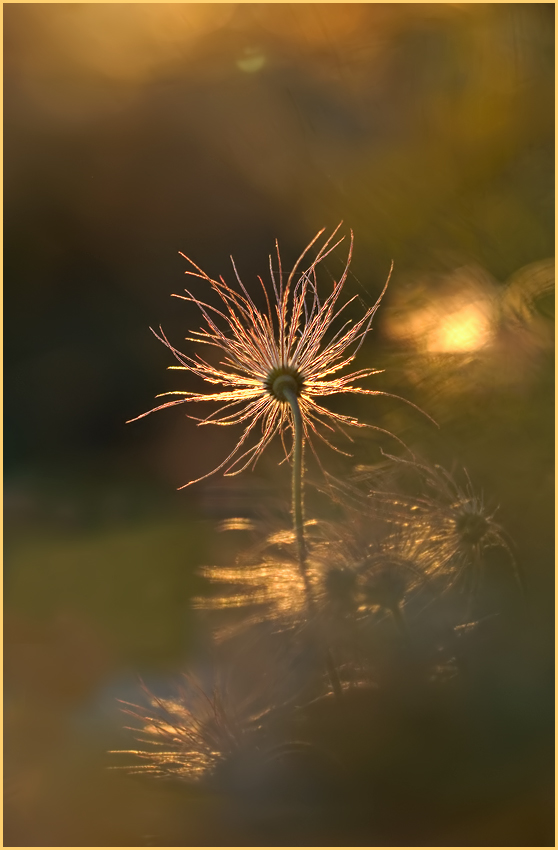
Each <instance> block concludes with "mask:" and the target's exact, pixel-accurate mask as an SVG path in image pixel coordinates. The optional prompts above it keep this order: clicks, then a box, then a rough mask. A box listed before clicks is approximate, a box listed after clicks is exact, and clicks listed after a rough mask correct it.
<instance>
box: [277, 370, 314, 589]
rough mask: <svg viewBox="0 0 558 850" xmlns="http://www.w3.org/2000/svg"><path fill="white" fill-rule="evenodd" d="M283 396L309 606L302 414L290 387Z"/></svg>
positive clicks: (300, 558)
mask: <svg viewBox="0 0 558 850" xmlns="http://www.w3.org/2000/svg"><path fill="white" fill-rule="evenodd" d="M282 391H283V395H284V396H285V398H286V400H287V401H288V402H289V404H290V406H291V411H292V414H293V422H294V435H293V483H292V498H293V523H294V529H295V534H296V543H297V548H298V564H299V567H300V571H301V573H302V577H303V579H304V584H305V586H306V593H307V595H308V599H309V604H310V605H312V604H313V600H312V595H311V592H310V581H309V579H308V571H307V568H306V558H307V553H306V540H305V539H304V491H303V487H304V466H303V455H304V441H303V426H302V414H301V412H300V405H299V403H298V399H297V397H296V394H295V392H294V391H293V389H292V388H291V387H290V386H283V387H282Z"/></svg>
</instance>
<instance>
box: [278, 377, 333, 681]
mask: <svg viewBox="0 0 558 850" xmlns="http://www.w3.org/2000/svg"><path fill="white" fill-rule="evenodd" d="M281 392H282V394H283V396H284V398H285V399H286V400H287V401H288V403H289V405H290V407H291V411H292V414H293V423H294V434H293V479H292V481H293V484H292V498H293V523H294V529H295V534H296V543H297V548H298V565H299V569H300V572H301V575H302V578H303V581H304V587H305V590H306V599H307V604H308V610H309V611H310V613H311V614H314V613H315V610H316V607H315V603H314V597H313V595H312V588H311V586H310V579H309V577H308V568H307V551H306V540H305V538H304V439H303V430H304V429H303V424H302V414H301V412H300V405H299V403H298V399H297V396H296V393H295V391H294V389H293V388H292V386H290V385H289V383H288V382H287V381H285V382H284V383H282V386H281ZM326 667H327V672H328V675H329V678H330V681H331V685H332V688H333V692H334V694H335V696H336V697H341V696H342V688H341V682H340V681H339V675H338V673H337V670H336V669H335V664H334V662H333V658H332V655H331V651H330V650H329V648H328V649H326Z"/></svg>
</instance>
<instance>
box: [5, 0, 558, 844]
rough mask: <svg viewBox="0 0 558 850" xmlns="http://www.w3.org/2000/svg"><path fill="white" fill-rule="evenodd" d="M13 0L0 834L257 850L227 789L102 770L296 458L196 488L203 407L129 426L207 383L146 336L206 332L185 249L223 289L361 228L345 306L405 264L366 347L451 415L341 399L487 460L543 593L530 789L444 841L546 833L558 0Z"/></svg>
mask: <svg viewBox="0 0 558 850" xmlns="http://www.w3.org/2000/svg"><path fill="white" fill-rule="evenodd" d="M3 11H4V57H5V65H4V103H5V118H6V120H5V135H4V228H5V230H4V234H5V237H4V259H5V272H4V293H5V316H6V322H5V365H6V368H5V388H6V400H7V403H6V406H5V410H6V415H5V447H6V448H5V497H4V505H5V518H6V522H5V597H4V598H5V670H6V691H5V710H6V720H5V723H6V747H5V759H6V779H5V789H6V794H7V799H6V802H5V834H4V842H5V844H6V845H7V846H9V845H12V846H22V845H25V846H38V845H43V846H56V845H59V846H60V845H61V846H66V845H71V846H76V845H77V846H103V845H104V846H107V845H110V846H145V845H147V846H149V845H163V846H165V845H176V844H179V845H180V844H181V845H184V846H188V845H190V846H194V845H207V844H216V845H218V844H225V845H226V844H228V843H233V842H230V841H229V840H227V837H228V836H229V833H223V832H222V831H221V832H220V831H219V830H220V828H221V829H224V827H219V826H218V824H219V823H224V822H225V820H223V819H225V814H224V813H223V812H224V810H223V808H222V806H221V804H219V803H217V802H216V801H215V800H214V799H213V798H212V797H210V796H203V795H199V794H198V795H195V796H194V797H192V796H191V795H190V796H189V795H188V794H185V792H183V791H182V790H181V789H176V788H175V787H174V786H167V785H165V784H160V783H159V784H158V783H156V782H153V781H151V782H150V781H148V780H143V779H138V778H136V777H129V776H128V775H127V774H125V773H120V772H116V771H115V772H113V771H109V770H108V768H109V767H110V766H111V765H112V764H114V759H115V757H114V756H111V755H108V754H107V751H108V750H109V749H115V748H118V747H122V748H126V747H130V746H131V740H130V734H129V733H126V732H125V731H124V730H123V729H122V726H123V725H124V723H125V721H124V720H123V718H122V716H121V715H120V713H119V709H118V703H117V698H122V699H131V700H132V701H134V700H136V699H139V698H140V697H139V696H138V694H139V686H138V675H141V676H142V677H143V678H144V679H145V680H146V681H148V682H149V683H151V684H152V686H153V688H156V687H157V683H160V685H161V687H163V686H164V687H167V686H168V682H169V681H170V680H171V679H172V676H173V675H174V674H175V673H176V672H177V671H179V670H180V669H182V668H183V667H184V666H185V665H187V664H188V663H190V662H193V661H194V660H195V659H196V657H197V653H198V651H199V646H198V644H199V641H200V638H199V636H198V632H197V630H196V627H195V623H194V621H193V620H192V617H191V615H190V614H189V610H188V603H189V599H190V597H191V596H192V595H193V594H195V593H197V592H198V591H199V579H198V578H197V577H196V572H195V571H196V568H197V567H198V566H200V565H202V564H207V563H211V562H212V561H213V560H214V559H215V558H217V557H218V555H219V556H220V557H223V552H222V551H221V552H220V553H217V551H216V550H217V549H219V548H221V549H222V544H221V543H219V542H217V543H215V536H214V534H213V529H214V524H215V521H216V520H219V519H223V518H225V517H227V516H235V515H239V514H240V515H245V514H246V513H249V511H250V505H251V504H252V500H253V498H254V493H257V494H260V493H261V492H267V491H269V490H271V489H273V488H274V487H275V486H276V485H275V481H277V480H279V479H280V480H281V482H282V484H281V486H285V487H286V491H287V492H288V471H287V470H286V468H285V467H281V468H280V470H279V471H277V469H276V465H275V464H276V460H277V459H278V458H279V457H280V456H279V454H276V455H274V454H273V452H270V453H268V455H267V456H266V457H265V458H264V459H263V460H262V463H261V464H260V465H259V466H258V467H257V468H256V472H255V473H254V474H251V473H249V472H246V473H244V474H243V475H242V476H241V477H240V478H239V479H233V484H232V485H229V484H228V483H227V481H228V480H225V481H224V480H223V479H222V478H221V479H217V477H216V478H215V479H209V481H207V482H202V483H201V484H198V485H195V486H194V487H192V488H191V489H186V490H182V491H180V492H176V488H178V487H179V486H180V485H182V484H184V483H185V482H186V481H189V480H190V479H192V478H196V477H198V476H199V475H202V474H204V473H205V472H206V471H208V470H209V469H211V468H213V467H214V466H216V465H217V464H218V463H219V462H220V461H221V460H222V458H223V457H224V456H225V455H226V453H228V450H230V449H231V448H232V446H233V445H234V441H235V438H236V439H238V435H237V434H236V432H235V433H232V429H231V433H230V434H229V433H223V431H224V430H226V431H228V429H214V430H213V431H212V430H211V429H196V426H195V424H194V423H193V422H192V421H190V420H188V419H186V417H185V415H184V410H183V409H182V408H180V407H178V408H172V409H170V410H167V411H164V412H161V413H158V414H156V415H154V416H152V417H148V418H146V419H142V420H140V421H139V422H137V423H134V424H130V425H126V424H125V422H126V420H129V419H131V418H133V417H135V416H137V415H139V414H140V413H143V412H145V411H146V410H148V409H150V407H151V406H153V404H154V402H153V397H154V396H155V395H156V394H157V393H158V392H162V391H164V390H166V389H173V388H192V387H191V385H190V384H188V385H187V381H188V377H187V376H184V374H183V373H167V372H165V368H166V367H167V366H168V365H171V358H170V354H169V352H167V350H166V349H165V348H164V347H163V346H162V345H160V344H159V343H158V342H157V341H156V340H155V338H154V337H153V336H152V334H151V333H150V332H149V329H148V328H149V326H150V325H151V326H154V327H156V326H157V325H158V324H159V323H161V324H162V326H163V328H164V330H165V332H166V334H167V336H168V337H169V339H170V340H171V342H173V343H174V344H175V345H176V346H177V347H179V348H181V347H182V348H183V350H185V348H186V346H187V345H188V344H187V343H184V342H183V338H184V336H185V335H186V334H187V332H188V330H189V329H196V328H197V327H198V326H199V319H198V315H197V314H196V311H195V310H193V309H191V308H190V306H189V305H188V304H186V303H184V302H180V301H177V300H176V299H172V298H170V297H169V296H170V294H171V293H172V292H180V291H181V290H182V289H183V287H184V286H185V285H187V283H186V279H185V278H184V277H183V272H184V271H185V269H186V263H185V261H184V259H183V258H182V257H180V256H179V254H178V252H179V251H183V252H184V253H185V254H187V255H188V256H190V257H192V259H194V260H195V262H196V263H197V264H199V265H200V266H201V267H202V268H204V269H205V270H206V271H207V272H208V273H209V274H211V275H212V276H217V275H219V274H220V273H222V274H224V275H225V277H226V279H227V280H229V281H230V280H231V279H232V276H231V274H230V260H229V255H230V254H233V255H234V258H235V261H236V263H237V267H238V268H239V270H240V273H241V275H242V278H243V280H244V282H245V283H246V284H247V285H248V286H252V285H253V284H254V283H255V280H256V277H255V276H256V275H257V274H262V275H265V273H266V268H267V256H268V254H269V253H270V251H271V250H272V248H273V244H274V240H275V238H278V240H279V243H280V247H281V251H282V256H283V260H284V265H285V267H288V265H289V263H290V262H292V261H293V260H294V259H296V257H297V256H298V254H299V253H300V251H301V250H302V248H303V247H304V246H305V245H306V244H307V243H308V242H309V241H310V239H311V238H312V237H313V236H314V234H315V233H316V232H317V230H318V229H320V228H322V227H326V228H328V229H329V230H332V229H333V228H334V227H335V226H336V225H337V224H338V223H339V222H340V221H341V220H342V221H343V222H344V225H343V232H344V233H346V234H348V231H349V229H350V228H351V229H352V230H353V231H354V234H355V252H354V260H353V264H352V274H351V276H350V278H349V281H348V284H347V292H348V293H349V294H350V295H353V294H354V295H358V296H359V298H360V299H361V300H362V302H363V303H364V304H365V305H369V304H371V303H373V302H374V301H375V299H376V298H377V296H378V295H379V293H380V292H381V290H382V288H383V285H384V282H385V280H386V277H387V274H388V271H389V267H390V263H391V261H392V260H393V261H394V272H393V276H392V279H391V282H390V286H389V289H388V292H387V294H386V296H385V298H384V301H383V304H382V307H381V308H380V310H379V312H378V314H377V316H376V318H375V321H374V330H373V332H372V333H371V334H370V336H369V337H368V339H367V342H366V344H365V346H363V348H362V349H361V352H360V354H359V360H358V366H359V367H366V366H373V367H375V368H380V369H385V370H386V371H385V372H384V373H383V374H382V375H380V376H377V377H375V378H372V379H370V383H369V386H370V387H372V388H380V389H384V390H386V391H387V392H391V393H397V394H400V395H402V396H404V397H405V398H407V399H410V400H412V401H413V402H414V403H416V404H417V405H419V406H420V407H421V408H423V409H424V410H425V411H427V412H428V414H430V415H431V416H432V417H434V419H435V420H436V421H437V422H438V423H439V425H440V429H436V428H435V427H434V426H433V425H431V424H430V423H429V422H428V421H427V420H426V419H424V418H423V417H421V416H420V415H419V414H418V413H416V412H415V411H413V410H412V409H411V408H408V407H406V406H405V405H402V404H397V403H396V402H395V401H393V400H390V399H388V398H384V399H380V398H378V399H375V400H374V402H373V404H372V403H370V402H367V401H366V400H363V397H361V398H357V399H356V400H355V399H350V398H349V399H348V400H340V401H337V400H335V399H334V400H332V407H334V409H336V410H339V411H340V412H350V413H351V414H353V415H358V416H359V418H361V419H362V420H363V421H374V422H375V423H376V424H378V425H380V426H381V427H383V428H386V429H389V430H391V431H393V432H394V433H395V434H396V435H397V436H398V437H400V438H401V439H403V440H404V441H405V442H406V443H407V445H409V446H410V447H412V448H413V449H414V450H415V451H418V452H419V453H420V454H421V455H422V456H423V457H427V458H428V459H429V460H430V461H431V462H436V463H442V464H444V465H445V466H446V467H448V468H451V467H452V464H456V465H457V468H460V467H466V469H467V471H468V473H469V474H470V476H471V479H472V481H473V482H474V484H475V485H476V487H477V489H479V490H482V492H483V493H484V496H485V501H486V502H487V503H488V504H490V505H491V506H492V507H493V508H494V509H496V508H498V514H497V518H498V521H499V522H500V523H501V524H502V525H503V526H504V527H505V528H507V529H508V531H509V532H510V534H511V536H512V537H513V540H514V543H515V547H516V554H517V558H518V561H519V562H520V563H521V565H522V568H523V570H524V572H525V574H526V579H527V583H528V585H529V590H530V603H529V604H530V606H531V610H532V620H531V624H530V625H529V626H528V627H525V626H524V625H523V626H522V631H521V641H520V644H521V647H520V649H519V650H517V647H516V654H515V655H513V653H512V655H510V656H509V657H508V662H509V663H508V666H507V667H506V673H505V675H506V677H507V678H506V687H505V688H504V689H503V690H502V691H500V692H499V696H500V698H502V694H503V693H506V694H508V698H507V699H506V700H504V699H503V698H502V703H501V704H500V703H498V704H497V709H496V708H495V709H494V711H495V713H496V715H497V716H498V717H499V718H500V719H501V722H502V725H503V727H506V724H507V727H506V728H513V729H514V730H515V731H514V735H516V733H517V736H518V737H519V738H521V744H520V745H518V749H517V750H514V749H513V746H512V747H511V749H510V747H509V746H508V750H507V754H508V756H509V764H508V763H507V762H505V760H504V761H503V762H502V763H503V764H504V763H505V764H508V766H507V767H506V768H505V770H504V769H503V772H506V771H508V774H509V773H510V772H511V773H513V776H514V777H515V779H514V782H515V784H513V783H512V785H511V786H505V788H504V791H502V792H501V794H500V796H499V797H498V799H497V800H493V799H492V800H491V802H490V805H488V804H487V803H486V799H487V797H486V795H485V797H482V795H481V802H480V803H479V801H478V799H477V801H476V803H474V804H473V803H471V804H470V810H469V811H467V812H465V813H464V812H463V811H460V814H459V816H457V815H456V818H455V820H454V821H450V822H449V823H446V824H445V826H444V828H443V829H442V828H441V827H440V828H439V829H437V827H436V824H430V825H429V826H428V828H426V827H425V829H426V832H425V833H424V836H425V838H424V840H425V843H431V844H440V843H441V844H458V845H463V846H466V845H475V844H481V845H486V846H495V845H504V844H509V845H513V846H518V844H519V845H523V846H525V845H530V846H544V845H546V844H548V845H550V844H552V842H553V839H552V837H551V836H552V832H551V830H552V817H551V807H552V799H553V791H552V775H553V771H552V764H551V762H552V759H551V758H549V756H550V755H551V750H552V747H551V743H550V742H551V738H550V735H551V729H552V671H553V660H552V646H553V640H552V635H553V598H554V591H553V588H554V585H553V576H554V537H553V517H554V507H553V502H554V469H553V445H554V439H553V434H554V424H553V410H554V392H553V388H554V352H553V339H554V330H553V320H554V262H553V254H554V194H553V185H554V179H553V163H554V109H553V106H554V52H553V44H554V20H553V15H554V6H553V4H544V3H541V4H538V3H533V4H522V3H518V4H505V3H504V4H461V3H443V4H435V5H430V4H416V5H406V4H394V5H389V4H381V3H380V4H350V3H349V4H335V3H333V4H269V5H268V4H236V3H227V4H168V5H167V4H164V3H163V4H149V3H146V4H99V5H94V4H87V3H85V4H72V3H70V4H41V5H38V4H8V5H5V6H4V10H3ZM343 260H344V254H343V246H340V248H339V249H337V251H336V252H335V254H334V255H332V256H331V257H329V258H328V259H327V261H326V263H325V264H324V268H323V270H322V274H323V275H324V278H323V279H324V285H325V286H326V287H327V285H328V276H329V278H331V277H335V276H336V275H338V274H339V273H340V270H341V268H342V265H343ZM194 285H195V286H197V287H198V288H197V289H196V292H197V293H198V294H200V293H201V292H202V291H203V285H202V284H201V282H197V283H195V284H194ZM347 446H348V444H347ZM347 446H343V445H342V447H343V448H347ZM380 448H384V449H385V450H386V451H394V450H397V446H396V444H394V443H393V442H390V441H389V439H388V438H387V437H382V439H379V438H378V436H373V437H370V438H368V439H364V438H362V437H360V438H359V440H358V441H357V443H356V444H355V446H354V447H353V448H352V449H351V450H352V451H353V452H354V454H355V458H354V462H355V463H357V462H359V463H374V462H376V461H377V460H378V459H379V457H380ZM324 462H325V463H326V465H328V464H329V463H330V459H329V457H325V458H324ZM331 463H332V465H333V469H334V470H335V468H336V464H337V465H338V463H339V461H338V460H337V459H336V457H335V456H332V458H331ZM283 479H285V480H283ZM235 482H236V483H235ZM255 488H257V489H255ZM258 498H259V496H258ZM231 557H232V556H231ZM502 586H503V587H507V585H506V582H505V580H503V582H502ZM503 592H504V591H503ZM505 592H507V590H506V591H505ZM518 657H521V663H517V658H518ZM510 659H513V660H512V661H510ZM499 671H501V667H497V668H495V669H494V671H493V673H494V676H495V677H496V679H497V678H498V675H499ZM494 676H493V677H492V678H494ZM506 688H507V690H506ZM494 705H496V703H494ZM510 718H511V719H510ZM510 724H511V726H510ZM514 724H515V725H514ZM517 730H519V732H517ZM506 740H508V739H506ZM510 764H511V765H512V767H510V766H509V765H510ZM520 775H521V776H522V777H523V778H522V780H521V781H520V780H519V779H517V777H519V776H520ZM223 805H224V804H223ZM220 806H221V807H220ZM227 817H229V821H227V823H229V826H230V822H231V821H230V818H231V817H232V816H231V814H230V812H228V814H227ZM428 829H429V830H430V831H428ZM444 830H445V831H444ZM364 835H365V839H368V840H364V841H363V843H365V844H366V843H370V844H373V843H380V842H379V841H377V840H375V839H377V837H378V836H377V835H376V836H375V834H374V830H373V826H370V825H369V827H368V832H365V833H364ZM424 836H423V837H424ZM330 837H331V836H330ZM251 838H253V839H254V840H253V841H252V842H251V841H250V839H251ZM322 839H323V840H322ZM381 840H382V841H384V840H386V843H390V841H389V836H388V839H386V837H385V835H383V836H382V837H381ZM241 843H248V844H249V843H256V844H260V843H261V844H274V843H276V842H275V841H274V836H273V835H270V834H268V833H265V832H264V833H263V834H260V833H254V835H251V834H248V835H245V834H243V835H242V841H241ZM318 843H323V844H329V843H332V844H340V845H343V844H345V843H347V844H348V843H351V841H350V836H349V838H347V835H346V833H344V832H343V831H341V833H340V834H339V836H335V840H331V841H328V840H327V836H325V838H324V837H323V836H322V837H321V839H320V841H319V842H318ZM396 843H399V842H398V841H396ZM410 843H411V844H412V843H413V841H410Z"/></svg>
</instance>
